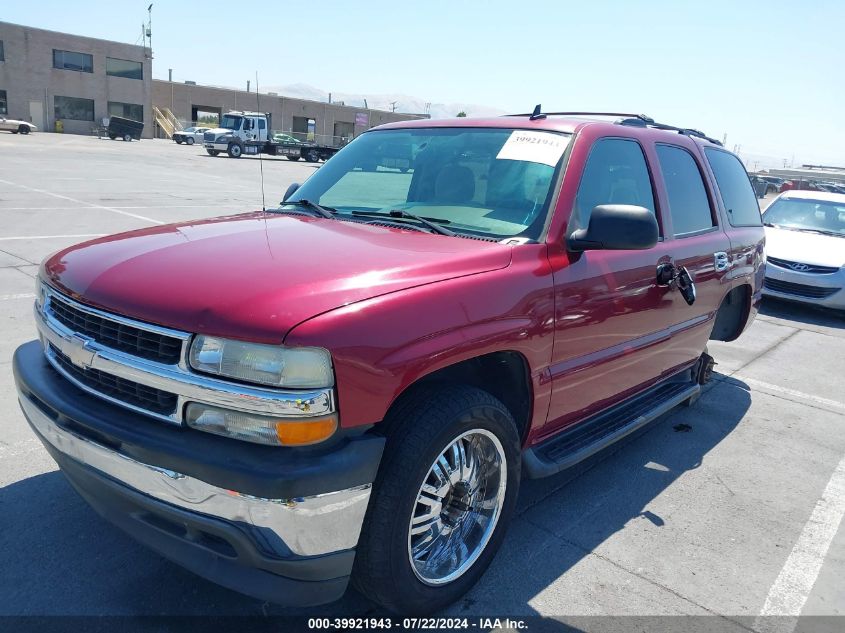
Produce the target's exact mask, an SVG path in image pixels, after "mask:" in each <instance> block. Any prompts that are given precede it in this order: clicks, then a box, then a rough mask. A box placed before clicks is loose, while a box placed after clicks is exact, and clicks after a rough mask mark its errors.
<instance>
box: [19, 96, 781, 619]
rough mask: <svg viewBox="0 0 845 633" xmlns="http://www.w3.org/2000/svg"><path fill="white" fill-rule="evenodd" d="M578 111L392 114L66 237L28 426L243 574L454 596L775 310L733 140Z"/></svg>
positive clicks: (162, 534) (106, 492) (401, 601)
mask: <svg viewBox="0 0 845 633" xmlns="http://www.w3.org/2000/svg"><path fill="white" fill-rule="evenodd" d="M571 114H573V113H556V114H548V115H547V114H542V113H541V112H539V108H538V110H535V112H534V114H533V115H517V116H509V117H501V118H492V119H479V120H472V119H464V118H461V119H455V120H444V121H413V122H403V123H395V124H390V125H386V126H382V127H379V128H376V129H374V130H372V131H369V132H367V133H365V134H363V135H361V136H360V137H358V138H357V139H355V140H354V141H353V142H352V143H350V144H349V145H348V146H346V147H344V148H343V149H342V150H341V151H340V152H338V154H337V155H336V156H334V157H333V158H332V159H331V160H329V161H328V162H327V163H326V164H325V165H324V166H323V167H321V168H320V169H319V170H318V171H316V172H315V173H314V175H313V176H311V178H309V180H308V181H307V182H306V183H305V184H303V185H302V186H301V187H298V188H297V187H296V186H294V187H291V189H290V190H289V191H288V193H287V195H286V200H285V201H284V202H283V203H282V204H281V205H280V206H279V208H277V209H271V210H268V211H265V212H254V213H248V214H245V215H239V216H232V217H224V218H218V219H213V220H206V221H198V222H189V223H183V224H174V225H170V226H162V227H155V228H150V229H144V230H139V231H133V232H130V233H124V234H121V235H116V236H112V237H106V238H101V239H97V240H93V241H90V242H86V243H84V244H81V245H78V246H73V247H71V248H67V249H65V250H63V251H61V252H59V253H57V254H56V255H53V256H52V257H50V258H48V259H47V260H46V261H45V262H44V263H43V265H42V266H41V269H40V274H39V281H38V286H37V299H36V306H35V318H36V323H37V326H38V330H39V340H37V341H33V342H31V343H28V344H25V345H23V346H22V347H20V348H19V349H18V350H17V352H16V354H15V360H14V371H15V377H16V381H17V387H18V393H19V398H20V403H21V406H22V408H23V411H24V413H25V414H26V417H27V418H28V420H29V422H30V424H31V426H32V428H33V430H34V431H35V433H36V435H37V436H38V437H39V439H40V440H41V441H42V442H43V443H44V446H45V447H46V448H47V450H48V451H49V452H50V454H51V455H52V456H53V458H54V459H55V460H56V462H58V464H59V466H60V467H61V469H62V471H63V472H64V473H65V475H66V476H67V478H68V479H69V480H70V482H71V483H72V484H73V486H74V487H75V488H76V489H77V490H78V491H79V493H80V494H81V495H82V496H83V497H84V498H85V499H86V500H87V501H88V502H89V503H90V504H91V505H92V506H93V507H94V508H95V509H96V510H97V511H98V512H100V513H101V514H102V515H103V516H105V517H106V518H108V519H109V520H111V521H112V522H114V523H115V524H117V525H118V526H119V527H121V528H122V529H124V530H125V531H127V532H128V533H130V534H131V535H132V536H134V537H135V538H137V539H138V540H140V541H142V542H143V543H145V544H147V545H148V546H150V547H151V548H153V549H155V550H157V551H159V552H161V553H162V554H163V555H164V556H167V557H168V558H170V559H172V560H174V561H176V562H177V563H179V564H181V565H183V566H185V567H187V568H188V569H190V570H192V571H194V572H196V573H197V574H199V575H202V576H205V577H207V578H210V579H212V580H214V581H216V582H218V583H220V584H223V585H225V586H227V587H230V588H232V589H236V590H238V591H241V592H244V593H247V594H250V595H253V596H257V597H259V598H261V599H265V600H270V601H274V602H278V603H281V604H299V605H307V604H318V603H324V602H327V601H331V600H335V599H337V598H339V597H340V596H341V595H342V594H343V593H344V591H345V590H346V587H347V584H348V582H349V581H350V579H351V580H352V582H353V583H354V584H355V585H356V586H357V587H358V588H359V589H360V590H361V591H362V592H364V593H365V594H366V595H367V596H369V597H370V598H372V599H373V600H375V601H377V602H379V603H381V604H382V605H385V606H386V607H388V608H389V609H392V610H394V611H398V612H409V613H413V612H417V613H418V612H426V611H432V610H436V609H439V608H441V607H443V606H444V605H446V604H448V603H450V602H452V601H453V600H455V599H456V598H458V597H459V596H461V595H462V594H463V593H464V592H466V591H467V590H468V589H469V588H470V587H471V586H472V585H473V583H475V582H476V581H477V580H478V578H479V577H480V576H481V575H482V574H483V572H484V570H485V569H486V567H487V566H488V565H489V563H490V561H491V559H492V558H493V556H494V555H495V553H496V550H497V549H498V548H499V545H500V544H501V542H502V539H503V538H504V535H505V531H506V529H507V526H508V523H509V522H510V519H511V516H512V515H513V512H514V506H515V503H516V498H517V491H518V490H519V483H520V479H521V478H523V477H530V478H533V477H543V476H547V475H551V474H554V473H557V472H559V471H561V470H563V469H565V468H568V467H570V466H572V465H573V464H576V463H578V462H579V461H581V460H583V459H585V458H587V457H589V456H591V455H593V454H595V453H596V452H598V451H599V450H601V449H602V448H604V447H606V446H608V445H609V444H611V443H612V442H614V441H616V440H618V439H620V438H622V437H623V436H625V435H627V434H629V433H631V432H633V431H635V430H637V429H639V428H640V427H642V426H643V425H645V424H647V423H648V422H649V421H651V420H653V419H655V418H656V417H658V416H660V415H661V414H663V413H665V412H666V411H668V410H669V409H671V408H672V407H674V406H675V405H678V404H681V403H691V402H693V401H694V400H695V399H696V397H697V396H698V394H699V392H700V389H701V385H702V384H703V383H704V382H705V381H706V380H707V378H708V377H709V373H710V370H711V368H712V359H711V358H710V357H709V356H708V355H707V354H706V351H705V350H706V345H707V341H708V340H710V339H716V340H723V341H730V340H733V339H735V338H736V337H738V336H739V335H740V333H742V331H743V330H744V329H745V328H746V327H748V325H749V323H750V322H751V321H752V319H753V318H754V315H755V314H756V310H757V305H758V303H759V301H760V294H761V287H762V281H763V273H764V261H765V258H764V256H763V239H764V233H763V228H762V226H761V220H760V211H759V208H758V205H757V199H756V197H755V196H754V192H753V191H752V189H751V185H750V183H749V179H748V175H747V174H746V172H745V169H744V168H743V166H742V164H741V163H740V161H739V160H738V159H737V158H736V157H735V156H734V155H733V154H731V153H729V152H727V151H725V150H724V149H723V148H722V147H721V146H720V145H719V144H718V143H717V142H715V141H712V140H710V139H707V138H706V137H704V135H703V134H701V133H700V132H695V131H693V130H688V129H683V128H676V127H672V126H668V125H661V124H658V123H655V122H654V121H652V120H651V119H649V118H647V117H642V116H640V117H636V116H629V115H625V116H623V117H621V118H618V120H615V121H614V120H604V117H593V118H578V117H575V116H571ZM385 148H390V152H388V151H387V149H385ZM400 149H401V151H402V154H403V155H404V156H406V157H407V161H408V162H407V164H403V165H397V164H396V161H395V155H396V153H397V151H398V150H400Z"/></svg>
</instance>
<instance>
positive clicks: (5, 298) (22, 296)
mask: <svg viewBox="0 0 845 633" xmlns="http://www.w3.org/2000/svg"><path fill="white" fill-rule="evenodd" d="M34 298H35V293H34V292H22V293H19V294H16V295H0V301H11V300H12V299H34Z"/></svg>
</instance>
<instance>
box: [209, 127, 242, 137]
mask: <svg viewBox="0 0 845 633" xmlns="http://www.w3.org/2000/svg"><path fill="white" fill-rule="evenodd" d="M209 132H210V133H212V134H214V136H215V137H217V136H221V135H223V134H234V133H235V131H234V130H230V129H229V128H225V127H216V128H214V129H213V130H206V131H205V132H203V134H208V133H209Z"/></svg>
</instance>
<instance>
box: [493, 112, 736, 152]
mask: <svg viewBox="0 0 845 633" xmlns="http://www.w3.org/2000/svg"><path fill="white" fill-rule="evenodd" d="M504 116H513V117H522V116H527V117H529V118H530V119H531V120H532V121H535V120H537V119H545V118H546V117H547V116H612V117H622V119H621V120H619V121H616V124H617V125H630V126H633V127H650V128H654V129H656V130H667V131H670V132H677V133H678V134H683V135H684V136H694V137H696V138H700V139H704V140H705V141H710V142H711V143H713V144H714V145H719V146H721V145H722V143H721V141H718V140H716V139H715V138H711V137H709V136H707V135H706V134H704V132H700V131H699V130H694V129H692V128H687V127H677V126H675V125H668V124H666V123H658V122H657V121H655V120H654V119H652V118H651V117H650V116H646V115H645V114H631V113H630V112H542V108H541V107H540V104H537V106H536V107H535V108H534V112H532V113H530V114H529V113H525V114H506V115H504Z"/></svg>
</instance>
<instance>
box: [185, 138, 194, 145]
mask: <svg viewBox="0 0 845 633" xmlns="http://www.w3.org/2000/svg"><path fill="white" fill-rule="evenodd" d="M185 142H186V143H187V144H188V145H193V144H194V139H193V138H191V137H190V136H189V137H188V138H186V139H185Z"/></svg>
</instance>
